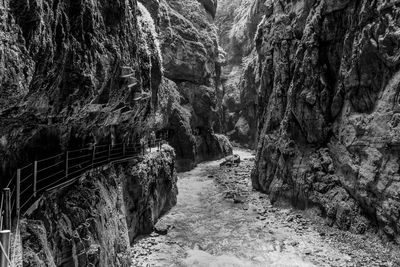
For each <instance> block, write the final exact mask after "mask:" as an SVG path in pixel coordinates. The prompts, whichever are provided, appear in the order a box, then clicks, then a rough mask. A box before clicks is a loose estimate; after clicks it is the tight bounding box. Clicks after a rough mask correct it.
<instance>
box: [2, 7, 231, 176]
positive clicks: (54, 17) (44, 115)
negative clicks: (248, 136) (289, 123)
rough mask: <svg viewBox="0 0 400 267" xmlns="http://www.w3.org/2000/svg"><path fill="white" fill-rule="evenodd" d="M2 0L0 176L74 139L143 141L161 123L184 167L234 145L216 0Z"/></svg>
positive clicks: (71, 143) (221, 153)
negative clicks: (227, 135)
mask: <svg viewBox="0 0 400 267" xmlns="http://www.w3.org/2000/svg"><path fill="white" fill-rule="evenodd" d="M0 5H1V6H0V7H1V14H0V15H1V16H0V17H1V21H2V23H1V26H0V27H1V38H2V40H3V42H1V44H0V51H1V55H2V57H1V58H0V104H1V105H0V140H1V142H0V158H1V159H2V161H1V164H2V166H1V168H0V175H1V176H2V177H8V178H10V177H12V175H13V174H14V173H15V170H16V168H17V167H19V166H24V165H25V164H27V163H30V162H32V161H33V160H34V159H35V158H44V157H47V156H50V155H53V154H54V153H59V152H62V151H65V150H66V149H67V148H69V149H71V148H76V147H81V146H84V145H87V144H88V143H91V142H93V141H95V142H96V143H97V144H104V143H109V142H116V143H118V142H123V141H124V142H128V141H133V142H137V141H138V140H139V139H140V138H141V137H143V136H144V135H146V134H148V133H149V132H150V131H153V130H154V131H158V130H169V132H170V133H171V134H170V140H169V141H170V143H171V144H172V145H173V147H175V148H176V149H177V156H178V159H179V161H178V162H179V165H180V166H182V168H186V169H187V168H191V167H193V166H194V165H195V164H196V162H198V161H200V160H203V159H211V158H214V157H222V156H224V155H226V154H228V153H230V152H231V147H230V144H229V142H227V140H226V139H221V138H219V137H217V136H216V135H215V134H214V129H216V130H219V128H220V127H219V124H220V122H219V118H218V103H217V94H218V92H219V59H220V57H219V50H218V41H217V36H216V30H215V26H214V25H213V14H214V13H215V10H216V1H194V0H192V1H186V2H182V1H172V0H169V1H166V0H164V1H156V0H152V1H142V3H138V2H137V1H136V0H128V1H122V0H118V1H113V2H112V3H108V2H107V3H106V2H104V1H88V0H79V1H75V2H70V1H67V2H65V1H64V2H60V1H55V0H45V1H36V0H34V1H28V2H26V1H25V2H24V1H22V2H21V1H16V0H6V1H3V2H2V3H1V4H0ZM163 70H164V72H163ZM164 74H165V75H164ZM160 88H161V89H160ZM162 88H164V89H165V90H164V91H162ZM176 91H178V92H179V95H180V97H179V99H175V98H174V94H175V92H176ZM165 98H166V99H168V100H167V105H166V106H163V105H162V103H161V102H162V101H164V100H163V99H165ZM168 103H170V104H168ZM171 103H175V104H176V105H175V104H174V105H172V104H171ZM171 107H172V108H171ZM197 128H199V129H201V131H200V132H201V134H199V135H197V136H195V135H194V129H197ZM181 130H183V131H181ZM182 140H184V141H182ZM221 140H223V142H221ZM186 162H187V163H186Z"/></svg>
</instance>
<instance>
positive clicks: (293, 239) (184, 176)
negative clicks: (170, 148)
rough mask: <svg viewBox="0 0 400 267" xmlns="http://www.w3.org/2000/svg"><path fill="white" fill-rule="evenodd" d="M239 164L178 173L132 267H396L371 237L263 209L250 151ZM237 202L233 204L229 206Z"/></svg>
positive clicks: (388, 248)
mask: <svg viewBox="0 0 400 267" xmlns="http://www.w3.org/2000/svg"><path fill="white" fill-rule="evenodd" d="M235 153H238V154H239V155H240V156H241V158H242V162H241V163H240V165H239V166H237V167H235V166H232V167H222V168H221V167H220V166H219V163H220V162H221V161H214V162H207V163H202V164H199V166H198V167H196V168H195V169H194V170H192V171H190V172H186V173H180V174H179V179H178V187H179V189H180V195H179V196H178V203H177V206H176V207H174V208H173V209H172V210H171V211H170V212H169V213H168V214H167V215H166V216H165V217H163V218H162V219H161V220H160V222H159V223H160V224H161V225H163V227H165V226H168V227H169V230H168V233H167V234H166V235H162V236H161V235H159V234H156V233H153V234H151V235H150V236H147V237H144V238H142V239H140V240H138V241H137V242H135V243H134V244H133V246H132V255H133V258H132V261H133V265H134V266H266V265H267V266H338V267H339V266H397V265H399V264H400V258H399V255H400V254H399V248H398V247H396V246H393V245H391V244H383V243H382V241H381V240H380V239H379V238H378V237H377V236H376V235H375V234H373V233H370V232H368V233H367V234H365V235H356V234H352V233H349V232H346V231H342V230H340V229H338V228H337V227H329V226H327V225H326V224H325V222H324V221H323V220H322V219H321V218H320V217H319V216H317V215H316V214H314V212H312V211H311V210H310V211H309V212H307V213H302V212H299V211H297V210H294V209H292V208H289V207H276V206H273V205H271V202H270V199H269V198H268V196H267V195H264V194H262V193H259V192H256V191H254V190H252V188H251V179H250V172H251V169H252V165H253V164H254V161H253V160H254V155H252V153H251V151H235ZM237 200H240V201H237Z"/></svg>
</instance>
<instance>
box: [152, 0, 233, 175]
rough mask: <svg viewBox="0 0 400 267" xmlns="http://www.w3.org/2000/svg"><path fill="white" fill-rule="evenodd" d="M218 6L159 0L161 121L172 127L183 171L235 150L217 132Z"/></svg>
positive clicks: (170, 129) (178, 162)
mask: <svg viewBox="0 0 400 267" xmlns="http://www.w3.org/2000/svg"><path fill="white" fill-rule="evenodd" d="M216 5H217V3H216V1H197V0H185V1H177V0H162V1H160V7H159V18H160V24H159V25H160V27H159V39H160V46H161V53H162V58H163V68H164V74H165V78H164V79H163V83H162V85H161V90H160V96H159V98H160V101H161V103H160V111H159V116H160V117H161V118H162V119H159V121H160V125H162V126H163V127H164V128H166V129H168V130H169V132H170V136H169V138H168V141H169V143H170V144H171V145H172V146H173V147H174V148H176V153H177V164H178V169H179V170H181V171H184V170H190V169H192V168H193V167H194V166H195V165H196V164H197V163H198V162H201V161H204V160H211V159H216V158H221V157H224V156H226V155H228V154H230V153H231V150H232V148H231V145H230V143H229V141H228V140H227V139H226V138H224V137H222V136H221V135H218V134H217V132H218V131H220V123H221V122H220V120H219V117H218V114H219V106H218V99H219V94H220V91H221V88H220V56H221V55H220V50H219V45H218V36H217V28H216V26H215V25H214V20H213V15H215V8H216ZM210 15H211V16H210ZM162 99H166V101H165V102H162V101H163V100H162Z"/></svg>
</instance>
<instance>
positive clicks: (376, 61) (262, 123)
mask: <svg viewBox="0 0 400 267" xmlns="http://www.w3.org/2000/svg"><path fill="white" fill-rule="evenodd" d="M257 2H259V3H260V4H263V5H264V6H265V10H264V13H263V14H264V15H265V16H264V17H263V20H262V22H261V23H260V25H259V27H258V30H257V35H256V39H255V41H256V48H257V53H258V59H257V64H258V66H257V68H258V69H259V73H260V76H259V77H258V81H257V82H259V84H260V87H259V88H260V96H259V103H260V104H259V108H258V115H259V129H258V131H259V138H258V153H257V159H256V167H255V169H254V171H253V174H252V180H253V186H254V187H255V188H256V189H259V190H262V191H265V192H268V193H269V194H270V195H271V197H272V199H273V200H274V201H278V200H290V201H292V203H297V204H298V205H299V206H301V207H307V206H308V205H317V206H319V207H321V209H322V211H323V213H324V215H326V217H327V218H328V221H329V222H330V223H332V224H333V223H335V224H337V225H338V226H339V227H340V228H342V229H353V230H354V231H356V232H363V231H365V229H366V228H367V227H368V226H369V225H370V224H373V225H377V226H379V228H380V229H381V230H382V232H384V233H385V234H386V235H387V236H389V237H390V238H392V239H397V241H398V242H400V239H399V233H400V223H399V222H400V216H399V212H398V211H399V210H400V198H399V192H400V175H399V170H400V165H399V155H398V147H399V145H398V144H399V129H398V121H399V119H398V118H399V116H398V111H399V101H398V91H399V90H398V89H399V86H400V72H399V66H400V46H399V30H400V28H399V17H400V8H399V5H398V3H397V1H367V0H360V1H322V0H321V1H318V0H304V1H296V2H293V1H283V2H282V1H270V0H267V1H264V0H259V1H257Z"/></svg>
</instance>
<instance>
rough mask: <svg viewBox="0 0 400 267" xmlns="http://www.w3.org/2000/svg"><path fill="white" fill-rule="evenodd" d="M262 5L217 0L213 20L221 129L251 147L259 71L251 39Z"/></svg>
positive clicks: (255, 118)
mask: <svg viewBox="0 0 400 267" xmlns="http://www.w3.org/2000/svg"><path fill="white" fill-rule="evenodd" d="M263 11H264V4H263V3H261V2H260V1H249V0H235V1H231V0H230V1H228V0H223V1H220V2H219V9H218V12H217V17H216V21H217V22H216V23H217V25H218V28H219V31H218V35H219V38H220V45H221V47H222V48H223V50H224V52H225V62H224V65H223V67H222V71H221V73H222V74H221V76H222V86H223V97H222V109H221V117H222V121H223V129H224V131H225V132H226V133H227V134H228V135H229V137H230V138H231V139H232V140H234V141H235V142H238V143H240V144H241V145H246V146H250V147H254V144H255V139H256V135H257V131H256V129H257V116H256V113H257V105H258V99H257V98H258V87H259V83H257V80H259V79H258V77H257V76H258V75H259V70H258V62H257V53H256V50H255V44H254V42H253V40H254V36H255V34H256V30H257V25H258V23H259V22H260V21H261V18H262V16H263Z"/></svg>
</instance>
